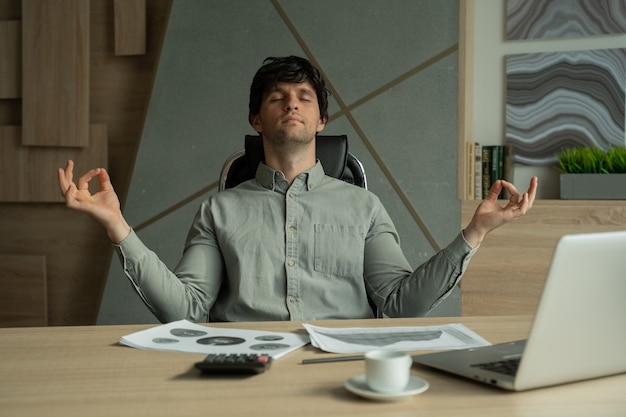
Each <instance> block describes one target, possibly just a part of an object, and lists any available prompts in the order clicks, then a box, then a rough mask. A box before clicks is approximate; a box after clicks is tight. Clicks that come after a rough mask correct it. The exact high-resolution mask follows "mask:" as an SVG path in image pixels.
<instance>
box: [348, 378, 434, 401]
mask: <svg viewBox="0 0 626 417" xmlns="http://www.w3.org/2000/svg"><path fill="white" fill-rule="evenodd" d="M343 385H344V386H345V387H346V389H347V390H348V391H350V392H352V393H354V394H356V395H360V396H361V397H365V398H369V399H370V400H379V401H403V400H406V399H408V398H409V397H411V396H413V395H417V394H421V393H422V392H424V391H426V390H427V389H428V388H429V387H430V385H429V384H428V381H425V380H423V379H422V378H419V377H416V376H411V377H410V379H409V383H408V384H407V386H406V388H404V389H403V390H402V391H398V392H394V393H391V394H389V393H383V392H378V391H374V390H372V389H371V388H370V387H368V386H367V383H366V382H365V375H358V376H355V377H353V378H350V379H348V380H347V381H346V382H345V383H344V384H343Z"/></svg>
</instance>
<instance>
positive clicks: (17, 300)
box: [0, 254, 48, 327]
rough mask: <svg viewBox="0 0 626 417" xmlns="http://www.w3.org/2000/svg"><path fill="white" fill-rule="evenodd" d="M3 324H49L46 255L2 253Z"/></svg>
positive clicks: (0, 316) (0, 311) (0, 308)
mask: <svg viewBox="0 0 626 417" xmlns="http://www.w3.org/2000/svg"><path fill="white" fill-rule="evenodd" d="M0 282H2V291H0V327H24V326H46V325H47V324H48V307H47V292H46V257H45V256H39V255H7V254H0Z"/></svg>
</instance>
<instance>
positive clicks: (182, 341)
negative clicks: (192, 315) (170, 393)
mask: <svg viewBox="0 0 626 417" xmlns="http://www.w3.org/2000/svg"><path fill="white" fill-rule="evenodd" d="M120 343H121V344H123V345H126V346H130V347H134V348H138V349H152V350H164V351H170V352H187V353H203V354H207V355H208V354H210V353H218V354H219V353H225V354H230V353H236V354H244V353H257V354H261V353H265V354H268V355H269V356H271V357H272V358H274V359H278V358H279V357H281V356H283V355H285V354H287V353H289V352H291V351H293V350H295V349H298V348H299V347H302V346H304V345H306V344H308V343H309V338H308V337H307V336H306V335H301V334H294V333H282V332H271V331H268V332H265V331H259V330H242V329H223V328H216V327H207V326H202V325H199V324H195V323H192V322H190V321H188V320H180V321H175V322H172V323H168V324H164V325H162V326H157V327H153V328H151V329H148V330H143V331H140V332H136V333H132V334H129V335H126V336H123V337H122V338H121V340H120Z"/></svg>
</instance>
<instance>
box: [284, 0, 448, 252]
mask: <svg viewBox="0 0 626 417" xmlns="http://www.w3.org/2000/svg"><path fill="white" fill-rule="evenodd" d="M272 4H273V5H274V7H275V8H276V10H277V11H278V14H279V15H280V17H281V18H282V19H283V21H284V22H285V25H287V27H288V28H289V30H290V31H291V33H292V34H293V36H294V38H295V39H296V41H297V42H298V44H299V45H300V47H301V48H302V50H303V51H304V53H305V54H306V56H307V58H308V59H309V60H310V61H311V62H312V63H313V64H314V65H315V66H316V67H317V68H319V69H320V72H322V75H323V76H324V79H325V81H326V84H327V87H328V89H329V90H330V92H331V94H332V95H333V97H334V98H335V100H336V101H337V104H338V105H339V107H340V109H341V110H340V112H339V113H340V114H342V115H345V116H346V117H347V119H348V121H349V122H350V124H351V125H352V127H353V128H354V129H355V130H356V132H357V134H358V135H359V136H360V138H361V140H362V141H363V143H364V145H365V147H366V148H367V149H368V151H369V152H370V154H371V155H372V157H373V158H374V160H375V161H376V163H377V164H378V166H379V167H380V169H381V171H382V172H383V174H384V175H385V177H386V178H387V180H388V181H389V183H390V184H391V186H392V187H393V189H394V191H395V192H396V193H397V194H398V196H399V197H400V200H401V201H402V203H403V204H404V205H405V207H406V208H407V210H408V211H409V213H410V214H411V216H412V217H413V219H414V220H415V222H416V223H417V225H418V227H419V228H420V230H421V231H422V232H423V233H424V236H425V237H426V239H427V240H428V242H429V243H430V245H431V246H432V247H433V249H434V250H435V251H437V252H438V251H440V250H441V246H440V245H439V243H438V242H437V239H435V236H434V235H433V233H431V231H430V230H429V229H428V226H427V225H426V223H425V222H424V220H423V219H422V217H421V216H420V214H419V212H418V211H417V209H416V208H415V207H414V206H413V204H411V201H410V200H409V198H408V196H407V195H406V193H405V192H404V190H403V189H402V187H401V186H400V184H399V182H398V181H397V180H396V178H395V177H394V176H393V174H392V173H391V170H390V169H389V168H388V167H387V164H385V161H384V160H383V158H382V157H381V156H380V154H379V153H378V151H377V150H376V148H375V147H374V145H373V144H372V142H371V141H370V140H369V138H368V137H367V135H366V134H365V131H364V130H363V129H362V128H361V126H360V125H359V123H358V122H357V120H356V119H355V118H354V116H353V115H352V113H351V110H352V109H354V108H356V107H357V106H360V105H362V104H364V103H366V102H367V101H369V100H371V99H372V98H374V97H376V96H378V95H380V94H381V93H382V92H384V91H386V90H388V89H389V88H391V87H393V86H395V85H397V84H399V83H401V82H402V81H404V80H406V79H407V78H409V77H411V76H413V75H415V74H417V73H418V72H420V71H422V70H423V69H424V68H427V67H429V66H431V65H433V64H434V63H435V62H437V61H439V60H440V59H442V58H443V57H446V56H448V55H450V54H451V53H453V52H455V51H456V50H457V49H458V45H455V46H453V47H451V48H449V49H447V50H445V51H443V52H442V53H441V54H439V55H437V56H435V57H433V58H432V59H430V60H428V61H427V62H425V63H423V64H422V65H419V66H417V67H416V68H413V69H412V70H410V71H408V72H406V73H405V74H403V75H401V76H400V77H397V78H396V79H394V80H392V81H390V82H389V83H387V84H385V85H383V86H382V87H380V88H378V89H376V90H374V91H373V92H372V93H370V94H368V95H366V96H365V97H364V98H362V99H360V100H359V101H357V102H355V103H354V104H353V105H351V106H347V105H346V103H345V101H344V100H343V99H342V98H341V95H340V94H339V92H338V91H337V89H336V88H335V87H334V85H333V83H332V81H331V80H330V77H329V76H328V74H326V73H325V71H324V68H323V67H322V66H321V65H320V63H319V62H318V61H317V59H316V58H315V55H314V54H313V52H312V51H311V49H310V48H309V47H308V45H307V44H306V42H305V41H304V39H303V38H302V36H300V33H299V32H298V30H297V28H296V27H295V25H294V24H293V22H291V20H290V19H289V16H287V13H286V12H285V10H284V9H283V8H282V6H281V5H280V3H279V1H278V0H272ZM333 116H334V117H336V115H333Z"/></svg>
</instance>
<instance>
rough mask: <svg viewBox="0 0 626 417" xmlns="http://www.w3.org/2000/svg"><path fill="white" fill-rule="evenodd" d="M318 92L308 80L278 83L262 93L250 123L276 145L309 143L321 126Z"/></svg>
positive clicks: (322, 125) (322, 124)
mask: <svg viewBox="0 0 626 417" xmlns="http://www.w3.org/2000/svg"><path fill="white" fill-rule="evenodd" d="M324 125H325V123H324V122H323V121H322V120H321V118H320V111H319V106H318V103H317V94H316V93H315V89H314V88H313V86H312V85H311V83H310V82H308V81H304V82H302V83H283V82H279V83H277V84H276V85H275V86H274V87H273V88H271V89H270V90H269V91H267V92H266V93H265V94H264V95H263V100H262V102H261V109H260V110H259V114H257V115H255V116H253V118H252V126H253V127H254V129H255V130H256V131H257V132H259V133H260V134H262V136H263V138H264V139H266V140H268V141H270V142H272V143H274V144H275V145H279V146H280V145H287V144H299V143H300V144H302V143H310V142H311V141H312V140H313V139H314V138H315V134H316V133H317V132H320V131H321V130H322V129H324Z"/></svg>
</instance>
